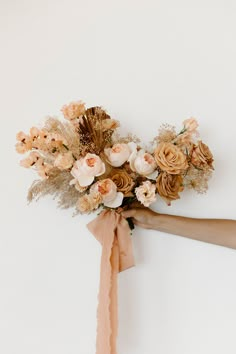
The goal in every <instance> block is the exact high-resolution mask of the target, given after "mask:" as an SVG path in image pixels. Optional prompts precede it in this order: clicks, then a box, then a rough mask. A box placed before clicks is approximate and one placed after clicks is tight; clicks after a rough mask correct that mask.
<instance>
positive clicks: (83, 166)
mask: <svg viewBox="0 0 236 354" xmlns="http://www.w3.org/2000/svg"><path fill="white" fill-rule="evenodd" d="M105 169H106V168H105V164H104V162H103V161H102V160H101V159H100V157H99V156H97V155H95V154H90V153H87V155H86V156H85V157H83V158H81V159H79V160H77V161H76V162H75V163H74V166H73V168H72V170H71V174H72V176H73V177H74V178H75V179H76V180H78V182H79V184H80V185H81V186H82V187H85V186H89V185H90V184H91V183H92V182H93V181H94V177H95V176H101V175H103V173H104V172H105Z"/></svg>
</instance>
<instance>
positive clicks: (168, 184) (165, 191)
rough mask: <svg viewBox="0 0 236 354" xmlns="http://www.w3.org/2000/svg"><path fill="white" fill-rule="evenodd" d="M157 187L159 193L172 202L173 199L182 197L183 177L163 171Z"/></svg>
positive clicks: (168, 201)
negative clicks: (180, 194)
mask: <svg viewBox="0 0 236 354" xmlns="http://www.w3.org/2000/svg"><path fill="white" fill-rule="evenodd" d="M156 187H157V191H158V193H159V195H160V196H161V197H162V198H163V199H165V200H166V201H167V203H168V204H170V202H171V201H172V200H176V199H179V198H180V196H179V192H182V191H183V189H184V187H183V177H182V176H181V175H170V174H168V173H167V172H162V173H160V174H159V176H158V178H157V182H156Z"/></svg>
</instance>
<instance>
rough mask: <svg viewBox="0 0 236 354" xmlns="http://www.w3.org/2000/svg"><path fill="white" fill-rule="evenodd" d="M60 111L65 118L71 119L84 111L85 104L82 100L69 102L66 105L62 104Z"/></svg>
mask: <svg viewBox="0 0 236 354" xmlns="http://www.w3.org/2000/svg"><path fill="white" fill-rule="evenodd" d="M61 111H62V113H63V115H64V118H65V119H68V120H73V119H76V118H79V117H80V116H82V115H83V114H84V113H85V104H84V103H83V102H82V101H76V102H71V103H69V104H68V105H64V106H63V107H62V109H61Z"/></svg>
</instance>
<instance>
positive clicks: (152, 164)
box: [129, 149, 158, 179]
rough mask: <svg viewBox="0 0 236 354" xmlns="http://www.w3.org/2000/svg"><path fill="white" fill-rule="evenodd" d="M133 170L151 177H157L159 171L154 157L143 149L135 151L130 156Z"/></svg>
mask: <svg viewBox="0 0 236 354" xmlns="http://www.w3.org/2000/svg"><path fill="white" fill-rule="evenodd" d="M129 163H130V168H131V169H132V171H134V172H137V173H139V174H140V175H141V176H145V177H147V178H150V179H156V177H157V174H158V171H157V170H156V168H157V164H156V161H155V159H154V157H153V156H152V155H151V154H149V153H147V152H145V151H144V150H143V149H142V150H139V151H134V152H133V153H132V154H131V156H130V158H129Z"/></svg>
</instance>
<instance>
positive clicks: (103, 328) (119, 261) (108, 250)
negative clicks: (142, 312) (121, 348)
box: [87, 209, 134, 354]
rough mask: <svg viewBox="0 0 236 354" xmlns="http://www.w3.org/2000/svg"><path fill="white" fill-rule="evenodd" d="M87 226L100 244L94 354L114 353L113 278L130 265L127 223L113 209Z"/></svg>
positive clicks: (114, 280)
mask: <svg viewBox="0 0 236 354" xmlns="http://www.w3.org/2000/svg"><path fill="white" fill-rule="evenodd" d="M87 227H88V229H89V231H90V232H92V234H93V235H94V236H95V237H96V239H97V240H98V241H99V242H100V243H101V245H102V257H101V268H100V287H99V294H98V308H97V339H96V354H117V351H116V339H117V334H118V300H117V275H118V273H119V272H122V271H124V270H126V269H128V268H131V267H133V266H134V257H133V248H132V240H131V237H130V228H129V225H128V222H127V220H126V219H125V218H123V217H122V216H121V215H120V214H118V213H117V212H115V211H114V210H110V209H109V210H108V209H107V210H103V211H102V212H101V214H99V215H98V216H97V217H96V219H94V220H92V221H91V222H90V223H89V224H87Z"/></svg>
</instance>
